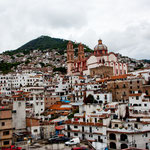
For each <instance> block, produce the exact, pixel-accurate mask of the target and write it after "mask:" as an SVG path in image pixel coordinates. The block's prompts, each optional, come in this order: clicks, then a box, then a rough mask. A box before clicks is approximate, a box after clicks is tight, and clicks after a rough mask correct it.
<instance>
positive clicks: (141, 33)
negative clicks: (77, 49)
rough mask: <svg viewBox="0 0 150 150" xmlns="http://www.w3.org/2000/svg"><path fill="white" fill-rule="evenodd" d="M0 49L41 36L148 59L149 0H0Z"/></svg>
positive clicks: (14, 47)
mask: <svg viewBox="0 0 150 150" xmlns="http://www.w3.org/2000/svg"><path fill="white" fill-rule="evenodd" d="M0 34H1V39H0V52H3V51H5V50H13V49H17V48H18V47H20V46H22V45H23V44H25V43H27V42H28V41H30V40H32V39H35V38H37V37H39V36H41V35H47V36H51V37H56V38H62V39H67V40H72V41H76V42H81V43H84V44H86V45H88V46H89V47H90V48H92V49H94V47H95V45H96V44H97V42H98V39H102V41H103V44H105V45H106V46H107V47H108V50H109V51H112V52H115V53H121V54H122V55H124V56H129V57H131V58H136V59H150V0H0Z"/></svg>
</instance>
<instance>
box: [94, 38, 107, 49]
mask: <svg viewBox="0 0 150 150" xmlns="http://www.w3.org/2000/svg"><path fill="white" fill-rule="evenodd" d="M94 50H107V46H106V45H104V44H102V40H98V45H96V46H95V47H94Z"/></svg>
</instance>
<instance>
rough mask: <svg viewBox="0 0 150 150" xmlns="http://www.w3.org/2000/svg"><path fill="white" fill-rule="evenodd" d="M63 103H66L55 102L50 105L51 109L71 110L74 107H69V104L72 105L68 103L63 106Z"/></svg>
mask: <svg viewBox="0 0 150 150" xmlns="http://www.w3.org/2000/svg"><path fill="white" fill-rule="evenodd" d="M63 105H64V104H54V105H52V106H50V107H49V109H53V110H71V109H72V107H67V106H70V105H68V104H65V105H64V107H62V106H63ZM65 106H66V107H65Z"/></svg>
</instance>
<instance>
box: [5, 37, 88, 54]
mask: <svg viewBox="0 0 150 150" xmlns="http://www.w3.org/2000/svg"><path fill="white" fill-rule="evenodd" d="M67 43H68V40H64V39H59V38H52V37H49V36H40V37H38V38H36V39H34V40H31V41H29V42H28V43H26V44H24V45H23V46H21V47H19V48H18V49H16V50H11V51H6V52H4V53H5V54H8V55H14V54H17V53H20V52H22V53H24V54H28V53H30V51H32V50H36V49H38V50H42V51H44V50H47V49H49V50H52V49H57V50H58V52H59V53H60V54H63V53H64V50H65V49H66V47H67ZM73 45H74V48H76V47H77V46H78V45H79V43H78V44H76V43H75V42H73ZM84 47H85V48H86V49H85V52H91V49H90V48H89V47H88V46H86V45H84Z"/></svg>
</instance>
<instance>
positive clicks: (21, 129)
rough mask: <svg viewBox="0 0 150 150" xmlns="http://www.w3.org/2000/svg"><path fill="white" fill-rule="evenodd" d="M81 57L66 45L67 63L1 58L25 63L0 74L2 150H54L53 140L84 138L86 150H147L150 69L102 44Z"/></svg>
mask: <svg viewBox="0 0 150 150" xmlns="http://www.w3.org/2000/svg"><path fill="white" fill-rule="evenodd" d="M77 50H78V52H77V54H75V49H74V47H73V44H72V42H71V41H69V42H68V45H67V47H66V50H65V52H64V54H62V55H61V54H59V53H58V51H57V50H52V51H49V50H45V51H40V50H33V51H31V52H30V53H29V54H28V55H25V54H23V53H19V54H14V55H12V56H10V55H6V54H1V55H0V61H2V62H7V63H14V62H22V63H20V64H18V65H17V66H16V67H13V68H12V71H11V72H8V73H5V74H4V73H3V72H1V74H0V148H1V149H4V150H6V149H9V148H10V147H11V146H12V145H13V146H14V147H21V148H22V149H23V148H24V149H29V148H30V146H33V145H34V144H35V143H36V144H37V143H38V144H39V145H38V146H39V147H40V143H45V144H47V145H50V144H52V143H54V142H55V141H50V138H51V137H54V136H58V137H61V136H63V137H65V138H68V139H72V138H79V139H80V141H81V142H84V143H86V144H87V146H86V147H87V150H88V149H93V150H107V149H109V150H114V149H116V150H120V149H126V150H127V149H129V150H130V149H137V150H146V149H150V65H149V64H148V63H144V62H142V61H140V60H135V59H131V58H128V57H123V56H122V55H121V54H118V53H114V52H109V51H108V48H107V46H106V45H104V44H103V42H102V40H101V39H99V40H98V43H97V45H96V46H95V47H94V50H93V52H92V53H88V54H86V53H85V52H84V50H85V49H84V46H83V45H82V44H81V43H80V44H79V46H78V48H77ZM141 64H142V68H138V67H139V66H141ZM54 68H62V69H64V70H65V69H66V70H67V71H66V72H65V71H59V70H55V71H54ZM68 141H69V140H68ZM51 142H52V143H51ZM56 143H57V140H56ZM64 145H65V143H64ZM78 147H79V146H78ZM68 148H69V149H71V148H72V147H68ZM34 149H36V148H34ZM56 149H59V148H58V147H57V148H56ZM63 149H65V148H63ZM66 149H67V148H66Z"/></svg>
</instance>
